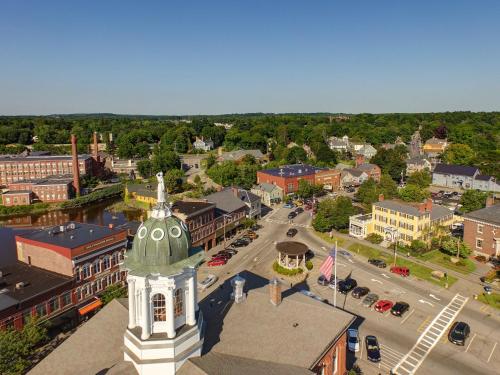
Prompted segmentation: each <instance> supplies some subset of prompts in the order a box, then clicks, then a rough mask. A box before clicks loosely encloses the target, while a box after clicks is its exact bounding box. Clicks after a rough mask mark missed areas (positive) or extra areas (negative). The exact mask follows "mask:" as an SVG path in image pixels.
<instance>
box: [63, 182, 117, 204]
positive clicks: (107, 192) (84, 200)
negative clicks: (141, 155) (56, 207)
mask: <svg viewBox="0 0 500 375" xmlns="http://www.w3.org/2000/svg"><path fill="white" fill-rule="evenodd" d="M122 193H123V186H122V185H121V184H118V185H114V186H110V187H108V188H104V189H100V190H97V191H93V192H92V193H90V194H87V195H83V196H81V197H78V198H75V199H71V200H69V201H66V202H63V203H61V208H62V209H63V210H64V209H68V208H79V207H83V206H86V205H88V204H90V203H94V202H99V201H101V200H105V199H108V198H111V197H113V196H115V195H119V194H122Z"/></svg>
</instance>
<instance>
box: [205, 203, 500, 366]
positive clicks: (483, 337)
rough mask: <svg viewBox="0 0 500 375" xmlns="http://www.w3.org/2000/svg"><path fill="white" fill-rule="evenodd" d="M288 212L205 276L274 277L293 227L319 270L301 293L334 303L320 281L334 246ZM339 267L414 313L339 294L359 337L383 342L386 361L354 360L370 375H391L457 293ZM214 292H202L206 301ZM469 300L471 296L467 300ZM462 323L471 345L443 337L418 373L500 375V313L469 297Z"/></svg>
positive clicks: (346, 262) (363, 267)
mask: <svg viewBox="0 0 500 375" xmlns="http://www.w3.org/2000/svg"><path fill="white" fill-rule="evenodd" d="M288 212H289V210H287V209H277V210H275V211H274V212H273V213H272V214H271V215H269V217H268V220H267V221H266V220H265V219H263V220H262V221H261V224H262V225H263V228H262V229H260V230H259V236H260V237H259V238H258V239H257V240H255V241H254V242H253V243H252V244H251V245H249V246H248V247H246V248H241V250H240V252H239V254H238V255H236V256H235V257H233V259H231V260H230V261H229V262H228V264H227V265H225V266H223V267H219V268H210V269H209V268H208V267H206V266H202V267H201V268H200V277H202V275H203V274H206V273H208V272H210V273H214V274H216V275H217V276H219V278H220V279H221V280H224V279H226V278H228V277H232V276H234V275H235V273H237V272H239V271H242V270H245V269H247V270H250V271H252V272H255V273H257V274H260V275H262V276H264V277H268V278H269V277H271V276H272V271H271V264H272V262H273V260H274V259H275V257H276V255H277V254H276V252H275V249H274V243H275V242H277V241H282V240H284V239H286V236H285V233H286V231H287V229H288V228H289V227H290V225H293V226H294V227H296V228H297V229H298V231H299V232H298V234H297V236H296V237H295V238H294V239H295V240H298V241H302V242H304V243H306V244H307V245H308V246H309V248H311V249H312V250H313V251H314V252H315V254H316V256H315V257H314V258H313V263H314V269H313V271H312V272H311V273H310V275H309V278H308V279H307V280H306V282H305V283H304V284H302V285H298V286H296V288H307V289H309V290H311V291H312V292H314V293H315V294H317V295H320V296H322V297H323V298H326V299H328V301H330V302H333V290H332V289H329V288H328V287H323V286H319V285H318V284H317V282H316V279H317V277H318V276H319V274H318V271H317V270H318V269H319V265H320V264H321V262H322V261H323V259H324V258H325V257H326V255H327V254H328V251H329V248H330V247H331V245H329V244H327V243H325V242H324V241H323V240H321V239H319V238H318V237H316V236H315V235H314V233H313V232H312V230H311V229H309V222H310V217H309V216H308V214H307V213H303V214H300V215H299V216H298V217H297V218H296V219H294V222H293V223H292V224H289V223H288V220H287V219H286V216H287V214H288ZM217 250H218V249H215V250H212V252H213V251H217ZM212 252H211V253H212ZM337 264H338V267H337V269H338V274H339V277H341V278H344V277H346V276H347V275H351V277H353V278H355V279H356V280H357V281H358V285H362V286H368V287H369V288H370V289H371V290H372V291H373V292H375V293H377V294H378V295H379V296H380V298H384V299H390V300H392V301H405V302H408V303H409V304H410V310H409V311H408V312H407V313H406V314H405V315H404V316H403V317H402V318H396V317H393V316H392V315H390V314H387V313H385V314H380V313H377V312H375V311H373V310H372V309H368V308H365V307H363V306H362V305H361V301H360V300H357V299H354V298H352V297H351V296H350V295H348V296H340V294H339V295H337V306H338V307H340V308H344V309H346V310H347V311H350V312H352V313H354V314H356V315H358V316H360V317H362V318H361V319H359V330H360V336H361V337H362V338H364V337H365V336H366V335H368V334H374V335H376V336H377V337H378V339H379V341H380V343H381V348H382V350H381V352H382V358H383V359H382V362H381V363H380V364H377V365H374V364H371V363H370V362H368V361H367V360H366V351H365V348H364V345H362V346H361V351H360V352H358V353H356V356H354V355H352V356H351V358H350V361H351V363H352V362H354V361H357V362H358V364H359V365H360V366H361V368H362V369H363V371H364V373H365V374H379V373H382V374H387V373H388V372H389V370H390V369H391V368H393V367H394V366H396V364H397V363H398V362H399V361H400V360H401V359H402V358H403V357H404V356H405V355H406V354H407V353H408V352H409V351H410V350H411V349H412V348H413V346H414V345H415V344H416V343H417V340H418V338H419V336H420V335H421V334H422V333H423V332H424V331H425V329H426V328H427V326H428V325H429V324H431V322H432V321H433V319H434V318H435V317H436V316H437V315H438V314H439V312H440V311H441V310H442V309H443V308H444V307H445V306H446V305H447V304H448V303H449V302H450V301H451V300H452V299H453V297H454V296H455V295H456V291H454V292H451V291H449V290H445V289H443V288H440V287H438V286H436V285H433V284H430V283H427V282H425V281H420V280H418V279H415V278H413V277H410V278H407V279H403V278H400V277H399V276H396V275H393V274H391V273H390V272H388V271H386V270H381V269H378V268H376V267H374V266H371V265H369V264H368V263H367V262H366V259H364V258H362V257H360V256H357V255H355V254H354V255H353V256H352V257H351V258H342V257H339V259H338V263H337ZM215 287H217V285H215V286H213V287H212V288H215ZM212 288H211V289H209V291H206V292H202V293H201V298H202V297H203V295H206V294H207V293H209V292H210V290H212ZM466 297H471V296H470V295H466ZM457 319H458V320H463V321H466V322H468V323H469V324H470V326H471V331H472V333H471V337H470V338H469V340H468V341H467V343H466V346H465V347H458V346H455V345H453V344H451V343H449V342H448V341H447V339H446V334H444V336H443V338H441V339H440V340H439V342H438V343H437V344H436V346H435V347H433V348H432V350H431V351H430V352H429V353H428V354H427V356H426V358H425V360H424V361H423V363H422V364H421V366H420V367H419V368H418V370H417V371H416V373H417V374H453V375H456V374H495V373H498V372H495V371H498V370H497V369H500V348H499V347H498V343H499V342H500V330H499V327H500V324H499V323H500V318H499V316H498V314H497V313H496V312H493V311H490V310H487V309H485V306H484V305H482V304H480V303H479V302H477V301H474V300H472V299H471V298H469V300H468V301H467V303H466V304H465V306H464V307H463V309H462V310H461V311H460V313H459V315H458V317H457Z"/></svg>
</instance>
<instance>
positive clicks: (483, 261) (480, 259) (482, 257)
mask: <svg viewBox="0 0 500 375" xmlns="http://www.w3.org/2000/svg"><path fill="white" fill-rule="evenodd" d="M475 259H476V260H477V261H478V262H481V263H485V262H486V260H487V259H486V257H485V256H484V255H477V256H476V257H475Z"/></svg>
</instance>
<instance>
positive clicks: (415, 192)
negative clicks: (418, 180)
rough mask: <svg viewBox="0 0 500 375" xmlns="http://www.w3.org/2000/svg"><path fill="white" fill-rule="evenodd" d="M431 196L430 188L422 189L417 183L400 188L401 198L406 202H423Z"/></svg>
mask: <svg viewBox="0 0 500 375" xmlns="http://www.w3.org/2000/svg"><path fill="white" fill-rule="evenodd" d="M429 196H430V193H429V191H428V190H425V189H422V188H421V187H419V186H417V185H411V184H408V185H406V186H405V187H404V188H402V189H400V190H399V198H401V199H402V200H404V201H405V202H422V201H423V200H424V199H426V198H428V197H429Z"/></svg>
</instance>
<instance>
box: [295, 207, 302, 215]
mask: <svg viewBox="0 0 500 375" xmlns="http://www.w3.org/2000/svg"><path fill="white" fill-rule="evenodd" d="M302 212H304V209H303V208H302V207H297V208H296V209H295V213H296V214H297V215H298V214H301V213H302Z"/></svg>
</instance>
